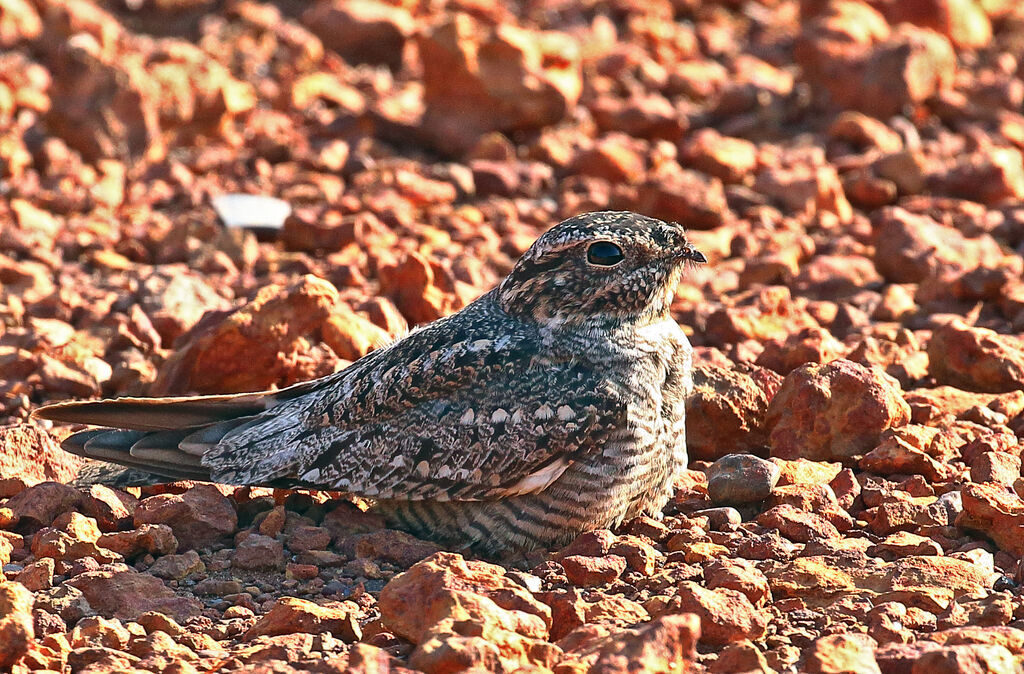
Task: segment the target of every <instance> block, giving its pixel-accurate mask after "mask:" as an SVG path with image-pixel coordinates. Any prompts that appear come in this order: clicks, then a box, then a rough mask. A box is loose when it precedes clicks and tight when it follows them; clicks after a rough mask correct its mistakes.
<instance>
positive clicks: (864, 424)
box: [766, 360, 910, 460]
mask: <svg viewBox="0 0 1024 674" xmlns="http://www.w3.org/2000/svg"><path fill="white" fill-rule="evenodd" d="M826 420H827V421H826ZM909 420H910V406H909V405H908V404H907V403H906V402H905V401H904V400H903V398H902V396H901V395H900V390H899V385H898V384H897V383H896V381H895V380H894V379H892V378H891V377H889V376H888V375H885V374H882V373H880V372H877V371H874V370H871V369H869V368H865V367H864V366H862V365H857V364H855V363H852V362H850V361H847V360H835V361H832V362H831V363H827V364H825V365H806V366H803V367H800V368H797V369H796V370H794V371H793V372H791V373H790V374H789V375H788V376H787V377H786V379H785V381H783V383H782V387H781V388H780V389H779V392H778V393H777V394H775V397H774V398H772V401H771V403H769V405H768V412H767V419H766V422H767V425H768V427H769V428H770V429H771V433H770V436H769V437H770V440H771V450H772V456H777V457H781V458H790V459H795V458H797V457H803V458H808V459H812V460H832V459H839V460H844V459H849V458H850V457H852V456H855V455H857V454H860V453H862V452H866V451H868V450H870V449H871V448H872V447H874V446H876V445H877V444H878V442H879V439H880V437H881V434H882V432H883V431H885V430H886V429H887V428H890V427H893V426H901V425H903V424H905V423H907V422H908V421H909Z"/></svg>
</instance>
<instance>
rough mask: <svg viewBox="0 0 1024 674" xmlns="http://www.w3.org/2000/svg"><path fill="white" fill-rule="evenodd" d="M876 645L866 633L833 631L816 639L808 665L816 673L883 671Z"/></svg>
mask: <svg viewBox="0 0 1024 674" xmlns="http://www.w3.org/2000/svg"><path fill="white" fill-rule="evenodd" d="M876 646H878V644H877V643H876V642H875V640H874V639H872V638H871V637H869V636H868V635H866V634H858V633H849V634H831V635H829V636H826V637H822V638H820V639H818V640H817V641H815V642H814V644H813V645H812V646H811V648H810V654H809V655H808V656H807V661H806V663H805V666H806V668H807V671H808V672H810V673H812V674H838V673H839V672H844V673H845V674H881V670H880V669H879V668H878V663H877V662H875V647H876Z"/></svg>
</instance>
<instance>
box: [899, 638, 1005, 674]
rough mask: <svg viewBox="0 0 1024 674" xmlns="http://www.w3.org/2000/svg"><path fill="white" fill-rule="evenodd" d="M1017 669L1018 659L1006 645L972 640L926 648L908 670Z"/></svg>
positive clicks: (947, 673) (944, 673)
mask: <svg viewBox="0 0 1024 674" xmlns="http://www.w3.org/2000/svg"><path fill="white" fill-rule="evenodd" d="M1017 669H1018V665H1017V659H1016V658H1015V657H1014V656H1013V654H1012V653H1010V651H1009V650H1007V649H1006V648H1005V647H1003V646H997V645H994V644H971V645H963V646H946V647H942V648H937V649H935V650H929V651H927V652H925V653H923V654H922V655H921V657H919V658H918V659H917V661H915V662H914V666H913V668H912V669H911V670H910V672H911V674H933V673H934V674H960V673H962V672H991V674H1012V673H1013V672H1016V671H1017Z"/></svg>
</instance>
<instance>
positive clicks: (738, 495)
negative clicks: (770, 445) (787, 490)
mask: <svg viewBox="0 0 1024 674" xmlns="http://www.w3.org/2000/svg"><path fill="white" fill-rule="evenodd" d="M781 473H782V471H781V470H780V469H779V467H778V466H777V465H775V464H774V463H772V462H771V461H767V460H765V459H762V458H759V457H756V456H751V455H750V454H726V455H725V456H723V457H722V458H720V459H718V460H717V461H715V462H714V463H713V464H711V468H709V469H708V496H710V497H711V501H712V502H713V503H714V504H715V505H738V504H742V503H755V502H757V501H763V500H764V499H766V498H768V496H769V495H771V493H772V489H774V488H775V485H776V484H778V482H779V476H780V475H781Z"/></svg>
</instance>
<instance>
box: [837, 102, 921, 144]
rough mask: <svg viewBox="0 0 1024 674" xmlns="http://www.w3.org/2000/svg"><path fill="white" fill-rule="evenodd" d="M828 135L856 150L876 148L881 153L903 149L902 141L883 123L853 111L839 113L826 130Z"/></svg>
mask: <svg viewBox="0 0 1024 674" xmlns="http://www.w3.org/2000/svg"><path fill="white" fill-rule="evenodd" d="M828 135H829V138H832V139H834V140H842V141H845V142H847V143H850V144H851V145H853V146H854V147H857V148H877V149H878V150H880V151H882V152H899V151H900V150H902V149H903V139H902V138H900V135H899V134H898V133H896V132H895V131H893V130H892V129H890V128H889V127H888V126H886V125H885V122H882V121H880V120H877V119H875V118H874V117H869V116H867V115H865V114H863V113H861V112H856V111H853V110H849V111H845V112H841V113H839V115H837V116H836V118H835V121H833V122H832V125H831V126H830V127H829V128H828Z"/></svg>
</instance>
